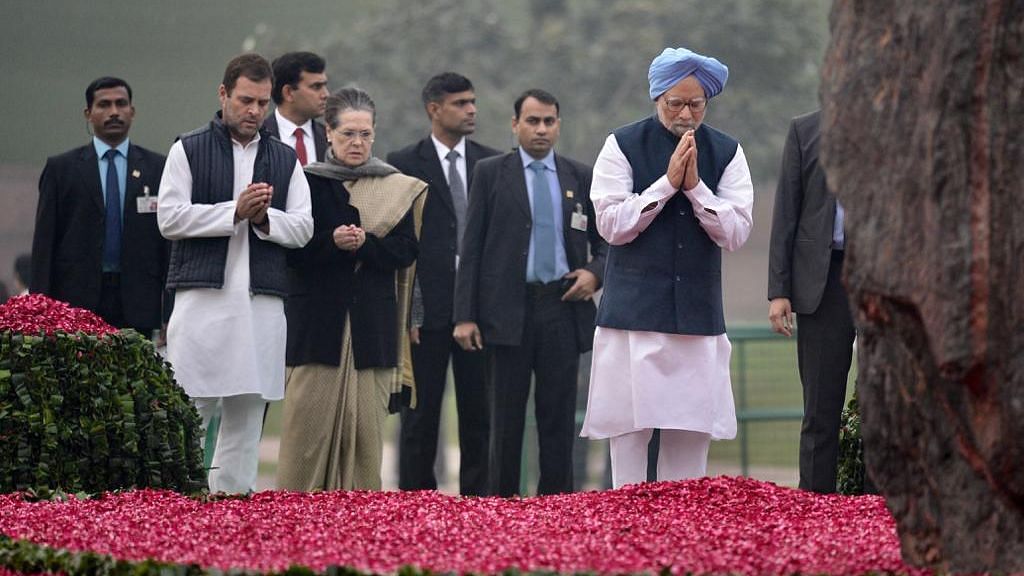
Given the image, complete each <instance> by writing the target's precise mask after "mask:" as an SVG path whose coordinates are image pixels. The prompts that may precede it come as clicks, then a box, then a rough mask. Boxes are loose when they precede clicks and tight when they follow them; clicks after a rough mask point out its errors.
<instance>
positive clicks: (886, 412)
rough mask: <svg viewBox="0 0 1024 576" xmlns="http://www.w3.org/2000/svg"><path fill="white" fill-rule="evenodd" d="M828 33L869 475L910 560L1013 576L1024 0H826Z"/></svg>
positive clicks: (1019, 498)
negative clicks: (828, 2)
mask: <svg viewBox="0 0 1024 576" xmlns="http://www.w3.org/2000/svg"><path fill="white" fill-rule="evenodd" d="M831 27H832V41H831V46H830V47H829V51H828V55H827V57H826V63H825V69H824V74H823V84H822V88H821V96H822V102H823V113H824V115H823V123H822V126H823V137H822V157H823V158H822V162H823V164H824V166H825V168H826V173H827V175H828V179H829V182H830V185H831V187H832V188H833V189H834V190H835V192H836V194H837V196H838V198H839V200H840V202H841V203H842V204H843V206H844V207H845V208H846V209H847V213H846V214H847V230H848V232H847V234H848V236H847V238H848V242H849V245H848V250H847V258H846V266H847V268H846V282H847V286H848V289H849V291H850V295H851V302H852V306H853V307H854V308H855V312H856V319H857V325H858V330H859V331H860V332H859V342H860V349H859V379H860V381H859V391H860V392H859V393H860V398H861V410H862V413H863V427H862V431H863V436H864V442H865V446H866V454H865V460H866V464H867V468H868V472H869V474H870V476H871V477H872V479H873V480H874V481H875V483H876V484H877V485H878V487H879V489H880V490H881V492H882V493H883V494H884V495H885V497H886V501H887V502H888V505H889V508H890V509H891V510H892V512H893V514H894V516H895V517H896V520H897V525H898V529H899V533H900V539H901V542H902V547H903V554H904V557H905V558H906V559H907V560H908V561H909V562H912V563H915V564H919V565H931V566H934V567H938V568H940V569H946V570H953V571H981V570H993V569H1001V570H1007V571H1021V570H1024V265H1022V260H1024V145H1022V144H1024V134H1022V130H1024V100H1022V94H1024V60H1022V49H1024V0H977V1H965V0H917V1H906V2H892V1H891V0H837V1H836V2H835V4H834V6H833V9H832V20H831Z"/></svg>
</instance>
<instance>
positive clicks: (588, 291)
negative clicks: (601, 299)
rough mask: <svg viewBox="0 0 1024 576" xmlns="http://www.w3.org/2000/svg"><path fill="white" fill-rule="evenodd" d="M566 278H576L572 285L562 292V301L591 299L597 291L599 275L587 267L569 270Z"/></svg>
mask: <svg viewBox="0 0 1024 576" xmlns="http://www.w3.org/2000/svg"><path fill="white" fill-rule="evenodd" d="M564 278H575V279H576V281H575V282H573V284H572V286H571V287H570V288H569V289H568V290H566V291H565V294H562V302H575V301H577V300H590V299H591V298H593V297H594V292H597V288H598V284H599V282H598V280H597V276H596V275H595V274H594V273H593V272H591V271H590V270H587V269H586V268H578V269H576V270H573V271H572V272H569V273H568V274H566V275H565V276H564Z"/></svg>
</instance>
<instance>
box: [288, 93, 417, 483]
mask: <svg viewBox="0 0 1024 576" xmlns="http://www.w3.org/2000/svg"><path fill="white" fill-rule="evenodd" d="M324 118H325V120H326V122H327V125H328V129H327V140H328V142H329V143H330V149H329V150H328V151H327V159H326V161H325V162H317V163H314V164H310V165H309V166H306V177H307V179H308V180H309V186H310V196H311V198H312V203H313V222H314V232H313V239H312V240H310V242H309V244H307V245H306V247H305V248H303V249H302V250H296V251H294V254H292V255H291V258H290V259H289V267H290V273H291V281H292V284H291V294H290V296H289V298H288V301H287V304H286V307H285V311H286V313H287V317H288V366H289V373H288V380H287V384H286V389H285V399H284V421H283V424H282V432H281V452H280V458H279V461H278V470H277V474H278V475H277V487H278V488H280V489H287V490H307V491H308V490H335V489H344V490H355V489H365V490H379V489H380V487H381V453H382V446H383V445H382V436H381V433H382V429H383V425H384V419H385V417H386V416H387V413H388V400H389V397H390V395H391V394H392V393H393V392H396V391H397V390H398V385H399V378H400V374H399V370H398V367H399V359H400V357H401V354H400V351H401V350H403V349H404V347H405V346H407V343H406V342H403V341H402V338H403V337H405V335H406V334H407V333H408V332H407V331H406V330H405V329H404V327H405V325H406V323H407V314H408V308H409V302H410V299H409V295H410V294H411V291H410V290H409V287H410V286H411V283H410V282H409V279H410V276H411V275H410V268H409V267H410V265H411V264H412V263H413V261H414V260H415V259H416V254H417V245H418V242H417V229H416V228H417V227H416V224H415V219H416V218H415V216H416V214H418V213H420V212H421V211H422V205H423V200H424V199H425V197H426V193H425V192H426V187H427V185H426V184H425V183H423V182H421V181H419V180H417V179H415V178H410V177H408V176H404V175H402V174H401V173H399V172H398V170H397V169H395V168H394V167H392V166H390V165H388V164H386V163H384V162H383V161H381V160H379V159H377V158H375V157H373V156H372V155H371V152H370V150H371V146H372V144H373V137H374V125H375V121H376V112H375V107H374V104H373V100H371V99H370V97H369V95H367V94H366V93H365V92H363V91H362V90H359V89H357V88H343V89H341V90H339V91H337V92H336V93H334V94H332V95H331V96H330V97H329V98H328V99H327V109H326V111H325V112H324Z"/></svg>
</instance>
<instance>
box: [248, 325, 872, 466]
mask: <svg viewBox="0 0 1024 576" xmlns="http://www.w3.org/2000/svg"><path fill="white" fill-rule="evenodd" d="M730 339H731V340H732V343H733V353H732V383H733V396H734V398H735V400H736V409H737V413H738V414H739V415H740V424H739V432H738V434H737V438H736V439H735V440H728V441H723V442H714V443H712V445H711V453H710V456H709V459H710V460H711V462H712V463H713V464H714V463H719V464H723V465H731V466H736V467H738V466H740V463H741V456H742V452H743V445H744V442H746V454H747V464H748V466H749V467H750V468H751V474H752V475H755V476H756V475H757V474H756V469H757V468H768V469H795V468H796V467H797V458H798V444H799V437H800V420H799V413H800V412H801V410H802V404H803V393H802V391H801V387H800V378H799V376H798V373H797V366H796V339H795V338H792V339H787V338H783V337H781V336H777V335H774V334H771V332H769V331H768V330H767V328H766V327H753V328H746V327H740V328H736V329H730ZM587 372H588V369H587V368H586V367H581V376H582V378H581V382H585V381H586V373H587ZM855 379H856V363H854V369H853V370H851V373H850V378H849V384H848V385H847V399H849V397H850V396H851V395H852V394H853V383H854V382H855ZM581 386H582V384H581ZM531 404H532V399H531ZM281 405H282V403H281V402H274V403H273V404H271V407H270V412H269V414H268V415H267V421H266V425H265V427H264V432H263V435H264V437H265V438H268V439H270V438H276V437H278V436H280V431H281ZM578 407H579V409H580V410H584V409H585V407H586V396H585V390H581V402H580V404H579V406H578ZM528 410H529V416H528V419H527V431H526V444H525V445H526V452H527V456H526V459H527V477H528V479H529V480H528V485H530V486H535V485H536V473H537V472H536V466H537V463H536V462H537V460H536V458H537V455H536V433H535V430H534V429H533V419H532V413H533V408H532V406H531V407H529V408H528ZM749 413H754V414H756V415H758V416H760V417H761V418H764V419H756V420H748V421H744V419H743V415H744V414H749ZM442 427H443V429H444V430H443V435H444V438H445V439H446V442H447V443H448V447H449V448H448V451H447V452H448V454H449V455H450V456H449V457H451V455H456V456H457V453H458V434H457V431H456V417H455V398H454V394H453V393H452V387H451V386H449V387H448V389H447V392H446V394H445V406H444V414H443V416H442ZM397 431H398V417H397V416H392V417H390V418H388V421H387V429H386V431H385V442H386V443H387V442H394V441H395V439H396V438H397ZM584 445H585V444H584ZM606 445H607V443H606V442H605V443H601V445H600V446H590V447H588V448H587V451H588V454H589V458H590V459H591V460H595V459H596V460H598V462H596V465H594V463H591V465H590V466H588V469H589V470H590V471H591V473H592V474H600V471H601V469H602V465H601V462H600V461H599V460H600V459H601V456H602V454H603V452H605V451H606V450H607V449H606V448H604V446H606ZM388 465H389V463H388V462H385V466H388ZM276 468H277V465H276V462H274V461H268V460H266V459H265V460H264V461H262V462H261V463H260V475H261V476H271V477H272V476H273V475H274V473H275V471H276ZM595 469H596V472H595ZM384 476H385V478H387V477H388V476H389V474H388V473H387V471H386V472H385V474H384ZM588 484H589V485H599V484H600V481H599V479H598V478H590V479H588Z"/></svg>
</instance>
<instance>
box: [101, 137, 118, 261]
mask: <svg viewBox="0 0 1024 576" xmlns="http://www.w3.org/2000/svg"><path fill="white" fill-rule="evenodd" d="M103 157H104V158H106V159H107V189H106V198H107V214H106V218H105V220H106V232H105V233H104V236H103V269H104V270H106V271H109V272H119V271H120V270H121V186H120V184H119V183H118V181H117V166H116V165H115V163H114V159H115V158H117V150H116V149H114V148H111V149H110V150H107V152H106V154H104V155H103Z"/></svg>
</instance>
